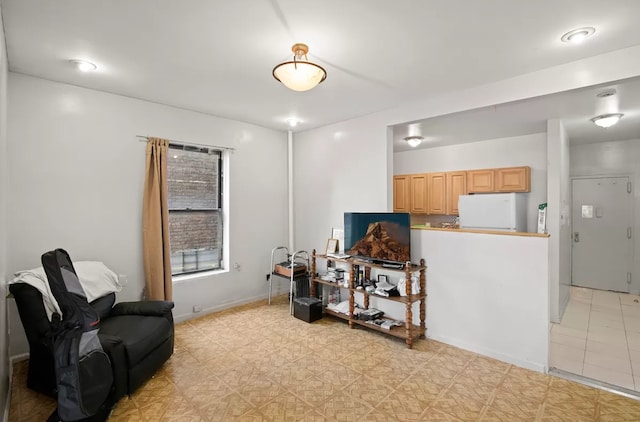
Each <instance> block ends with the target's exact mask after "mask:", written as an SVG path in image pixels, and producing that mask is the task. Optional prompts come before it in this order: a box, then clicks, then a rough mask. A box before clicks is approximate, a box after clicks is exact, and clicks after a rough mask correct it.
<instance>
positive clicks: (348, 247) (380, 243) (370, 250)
mask: <svg viewBox="0 0 640 422" xmlns="http://www.w3.org/2000/svg"><path fill="white" fill-rule="evenodd" d="M410 239H411V228H410V226H409V214H408V213H397V212H385V213H380V212H345V213H344V251H345V253H346V254H348V255H351V256H353V257H357V258H360V259H363V260H367V261H371V262H374V263H381V264H384V263H391V264H393V263H403V264H404V263H405V262H407V261H410V260H411V241H410Z"/></svg>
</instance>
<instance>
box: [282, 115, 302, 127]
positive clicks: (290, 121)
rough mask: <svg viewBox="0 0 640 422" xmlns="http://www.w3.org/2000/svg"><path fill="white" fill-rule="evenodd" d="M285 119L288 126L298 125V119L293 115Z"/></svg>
mask: <svg viewBox="0 0 640 422" xmlns="http://www.w3.org/2000/svg"><path fill="white" fill-rule="evenodd" d="M285 121H286V122H287V124H288V125H289V127H296V126H298V123H300V120H298V119H296V118H295V117H289V118H288V119H286V120H285Z"/></svg>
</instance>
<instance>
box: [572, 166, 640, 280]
mask: <svg viewBox="0 0 640 422" xmlns="http://www.w3.org/2000/svg"><path fill="white" fill-rule="evenodd" d="M630 190H631V186H630V185H629V178H628V177H602V178H594V179H574V180H573V233H572V235H573V242H572V244H573V248H572V263H571V280H572V284H573V285H574V286H582V287H590V288H593V289H601V290H613V291H616V292H627V293H628V292H629V283H630V282H631V273H630V271H631V266H632V259H633V255H632V253H633V249H632V247H633V246H632V240H631V235H632V233H631V224H632V223H631V222H632V213H631V194H630Z"/></svg>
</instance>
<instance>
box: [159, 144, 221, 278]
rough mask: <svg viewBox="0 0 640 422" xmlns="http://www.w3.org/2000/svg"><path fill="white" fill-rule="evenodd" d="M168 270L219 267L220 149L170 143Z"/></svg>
mask: <svg viewBox="0 0 640 422" xmlns="http://www.w3.org/2000/svg"><path fill="white" fill-rule="evenodd" d="M167 173H168V179H169V184H168V190H169V197H168V205H169V239H170V243H171V274H172V275H179V274H187V273H194V272H199V271H207V270H214V269H222V263H223V260H222V258H223V257H222V250H223V249H222V239H223V236H222V233H223V226H222V223H223V218H222V204H221V202H222V183H221V181H222V152H221V151H218V150H214V149H208V148H199V147H192V146H182V145H174V144H170V145H169V158H168V160H167Z"/></svg>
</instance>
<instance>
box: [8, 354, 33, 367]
mask: <svg viewBox="0 0 640 422" xmlns="http://www.w3.org/2000/svg"><path fill="white" fill-rule="evenodd" d="M27 359H29V353H21V354H19V355H15V356H9V365H11V368H13V364H14V363H18V362H22V361H23V360H27Z"/></svg>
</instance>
